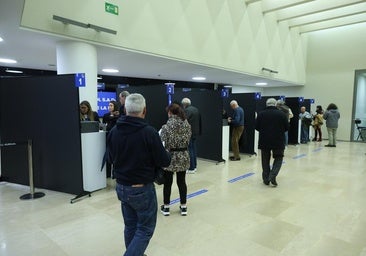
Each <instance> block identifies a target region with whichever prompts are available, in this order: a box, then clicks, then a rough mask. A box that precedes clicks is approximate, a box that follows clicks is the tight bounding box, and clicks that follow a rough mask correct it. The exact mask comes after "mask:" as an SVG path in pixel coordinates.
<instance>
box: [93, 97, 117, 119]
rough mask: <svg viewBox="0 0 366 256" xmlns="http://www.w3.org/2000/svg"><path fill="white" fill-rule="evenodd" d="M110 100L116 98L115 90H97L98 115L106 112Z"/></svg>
mask: <svg viewBox="0 0 366 256" xmlns="http://www.w3.org/2000/svg"><path fill="white" fill-rule="evenodd" d="M111 100H116V93H115V92H98V97H97V101H98V102H97V104H98V111H97V112H98V116H99V117H103V115H104V114H106V113H108V112H109V111H108V105H109V102H110V101H111Z"/></svg>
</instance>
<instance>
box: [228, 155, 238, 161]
mask: <svg viewBox="0 0 366 256" xmlns="http://www.w3.org/2000/svg"><path fill="white" fill-rule="evenodd" d="M230 160H231V161H240V157H238V158H236V157H234V156H231V157H230Z"/></svg>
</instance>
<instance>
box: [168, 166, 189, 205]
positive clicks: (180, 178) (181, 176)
mask: <svg viewBox="0 0 366 256" xmlns="http://www.w3.org/2000/svg"><path fill="white" fill-rule="evenodd" d="M173 175H174V172H169V171H165V172H164V176H165V183H164V188H163V201H164V204H165V205H169V204H170V195H171V193H172V184H173ZM176 175H177V185H178V189H179V198H180V204H186V203H187V184H186V171H182V172H176Z"/></svg>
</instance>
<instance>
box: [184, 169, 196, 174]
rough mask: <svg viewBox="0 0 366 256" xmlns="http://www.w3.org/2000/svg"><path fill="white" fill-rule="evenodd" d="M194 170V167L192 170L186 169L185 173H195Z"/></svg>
mask: <svg viewBox="0 0 366 256" xmlns="http://www.w3.org/2000/svg"><path fill="white" fill-rule="evenodd" d="M196 170H197V169H194V170H187V171H186V173H189V174H195V173H196Z"/></svg>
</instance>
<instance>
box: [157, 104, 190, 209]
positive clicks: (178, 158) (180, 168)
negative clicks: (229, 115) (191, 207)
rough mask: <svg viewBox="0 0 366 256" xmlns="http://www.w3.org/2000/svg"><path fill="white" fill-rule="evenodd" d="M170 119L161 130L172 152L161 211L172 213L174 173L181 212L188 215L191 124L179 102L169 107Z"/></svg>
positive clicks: (166, 172) (165, 142) (163, 138)
mask: <svg viewBox="0 0 366 256" xmlns="http://www.w3.org/2000/svg"><path fill="white" fill-rule="evenodd" d="M167 112H168V117H169V119H168V121H167V122H166V124H165V125H163V127H162V128H161V130H160V137H161V139H162V141H163V142H164V145H165V148H166V149H167V150H168V151H169V152H170V153H171V157H172V161H171V163H170V165H169V167H168V168H166V169H165V172H164V176H165V183H164V188H163V201H164V205H162V206H161V209H160V210H161V213H162V214H163V215H164V216H169V215H170V207H169V206H170V195H171V191H172V184H173V175H174V173H175V174H176V176H177V185H178V189H179V197H180V207H179V208H180V213H181V215H182V216H186V215H187V184H186V170H187V168H188V166H189V164H190V161H189V153H188V145H189V143H190V138H191V126H190V125H189V123H188V121H187V119H186V115H185V113H184V110H183V109H182V108H181V106H179V105H178V104H175V103H173V104H171V105H169V106H168V107H167Z"/></svg>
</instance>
